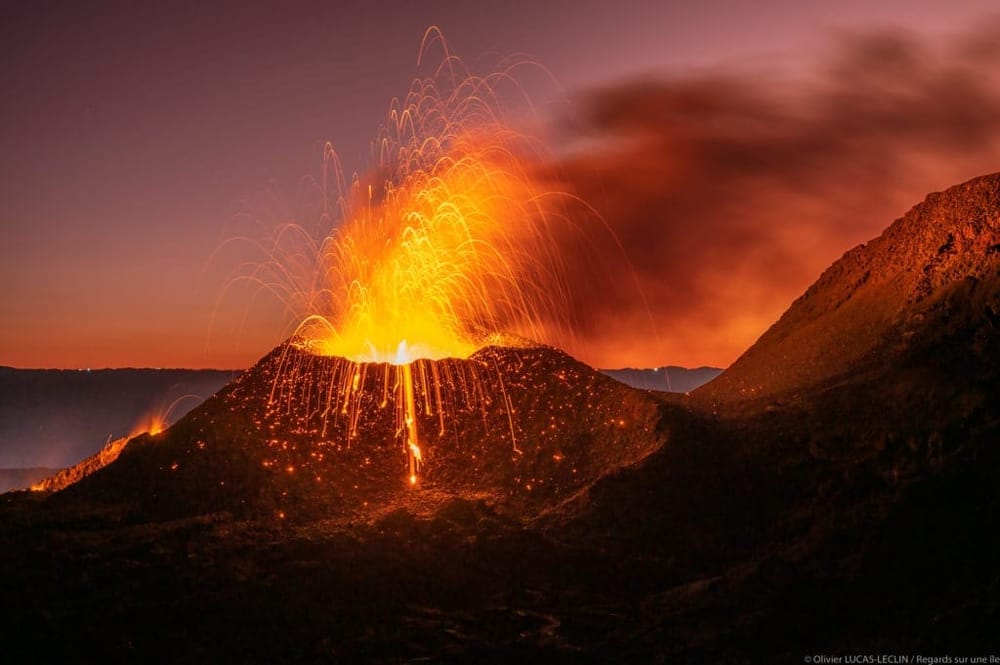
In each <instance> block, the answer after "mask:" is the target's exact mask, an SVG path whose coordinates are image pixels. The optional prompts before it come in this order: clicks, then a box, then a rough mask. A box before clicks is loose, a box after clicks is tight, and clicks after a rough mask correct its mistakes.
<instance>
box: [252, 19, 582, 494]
mask: <svg viewBox="0 0 1000 665" xmlns="http://www.w3.org/2000/svg"><path fill="white" fill-rule="evenodd" d="M431 44H439V45H440V46H441V47H442V48H443V49H444V58H443V61H442V64H441V65H440V66H439V67H438V68H437V69H436V70H435V71H434V72H433V73H432V74H431V75H430V76H428V77H427V78H420V79H416V80H415V81H414V82H413V83H412V84H411V87H410V91H409V93H408V94H407V95H406V97H405V98H403V99H402V101H399V100H394V101H393V103H392V104H391V105H390V112H389V116H388V123H387V124H386V126H385V127H384V129H383V130H382V132H381V134H380V136H379V137H378V139H377V140H376V142H375V143H374V144H373V147H374V153H375V156H376V166H375V168H374V169H373V175H371V176H369V177H367V178H364V179H362V178H359V177H357V176H355V177H354V178H353V182H352V183H351V184H350V186H345V185H344V184H343V176H342V171H341V167H340V162H339V159H338V157H337V155H336V153H335V151H334V150H333V149H332V147H331V146H330V145H329V144H328V145H327V146H326V149H325V151H324V177H323V183H322V185H323V196H324V216H323V218H324V219H325V220H330V221H332V222H335V223H333V224H332V226H333V229H332V231H330V232H329V233H328V234H326V235H325V237H323V238H322V239H320V240H319V241H318V242H316V241H314V240H313V239H312V238H311V237H310V236H309V234H308V233H306V232H305V231H304V230H303V228H302V227H301V226H299V225H293V224H288V225H283V226H282V227H281V228H280V229H279V231H278V233H277V235H276V237H275V238H276V239H275V241H274V242H273V243H272V244H271V245H270V246H269V247H267V248H266V251H267V252H268V260H267V261H265V262H263V263H262V264H259V265H258V266H256V267H255V268H254V270H253V274H252V275H250V276H249V278H250V279H251V280H253V281H255V282H257V283H258V284H260V285H262V286H264V287H266V288H267V289H269V290H270V291H272V292H274V293H276V294H277V295H278V296H279V297H280V298H281V300H282V301H283V302H284V303H285V305H286V306H287V308H288V309H289V311H290V312H292V313H293V314H295V315H297V320H298V323H297V325H296V327H295V329H294V333H293V335H292V340H293V344H294V346H296V347H298V348H299V349H301V350H306V351H308V352H310V353H311V354H314V355H318V356H328V357H333V358H337V359H339V360H338V362H337V363H336V365H335V369H334V377H327V380H326V381H324V382H323V383H324V384H325V385H328V386H329V387H328V388H327V389H326V391H325V392H326V394H325V395H323V396H317V399H316V406H315V407H307V408H311V409H319V410H321V411H322V413H323V417H324V422H326V420H327V419H328V418H339V417H343V418H346V419H347V421H348V428H347V430H348V432H349V435H348V436H349V437H353V436H354V435H355V434H356V433H357V423H358V417H359V408H360V407H359V405H360V404H361V403H362V400H361V399H360V396H359V395H358V393H359V392H362V391H363V390H370V388H366V387H367V386H370V385H371V381H370V380H369V378H370V376H371V375H372V374H374V375H377V376H378V377H380V381H378V384H379V385H380V386H381V388H380V390H381V395H380V399H379V400H378V405H379V408H386V407H387V406H388V404H389V402H390V401H392V402H393V403H394V405H395V409H396V423H397V425H396V436H397V438H398V439H399V440H400V441H401V442H402V450H403V451H404V452H405V453H406V458H407V470H408V480H409V482H410V483H411V484H415V483H416V482H417V477H418V472H419V470H420V465H421V462H422V459H423V458H424V457H425V452H426V451H422V443H421V432H419V431H418V427H417V423H418V417H417V416H418V413H420V412H423V414H425V415H428V416H431V415H437V416H438V422H439V433H440V434H443V432H444V430H445V428H446V412H447V410H448V409H449V408H451V407H453V405H454V404H455V403H456V402H458V401H462V402H464V403H469V402H474V401H476V400H477V399H479V397H481V396H482V395H484V394H485V393H492V394H497V393H499V394H500V396H501V397H502V395H503V384H502V381H501V380H500V377H499V372H498V371H496V368H490V367H489V366H488V363H487V362H485V361H479V362H470V363H441V362H435V361H439V360H442V359H468V358H470V356H472V355H473V354H474V353H475V352H476V351H477V350H479V349H481V348H483V347H485V346H489V345H504V344H513V343H516V340H525V339H530V340H534V341H536V342H540V343H548V344H553V345H558V346H565V345H566V344H567V342H569V341H570V339H571V337H572V328H573V326H572V320H571V319H572V317H571V316H570V314H569V313H570V312H571V311H572V307H571V294H570V292H569V289H568V288H567V286H566V280H565V279H564V278H563V275H564V271H563V263H562V261H561V258H560V256H561V252H563V251H566V247H565V239H566V238H575V239H576V240H578V241H579V243H577V244H576V245H574V248H575V250H576V251H580V248H583V247H585V246H586V245H587V242H588V240H587V239H588V237H589V236H590V235H592V231H591V230H589V229H588V228H586V227H587V221H584V222H583V223H581V220H580V216H579V214H578V211H577V213H576V214H574V216H573V219H571V216H570V215H569V214H568V207H567V203H568V202H569V201H570V200H571V198H572V197H570V195H568V194H565V193H561V192H558V191H550V190H549V189H547V188H546V186H545V185H544V183H543V179H542V178H540V177H538V176H537V171H538V165H539V164H542V163H544V162H545V157H546V153H545V148H544V144H543V142H542V141H541V140H539V139H538V138H537V137H533V136H531V135H529V134H528V133H526V132H523V131H518V130H516V129H514V127H513V123H512V122H510V121H509V120H508V118H509V117H510V116H511V115H516V114H518V113H520V112H521V111H522V110H523V108H524V107H526V106H529V105H530V100H528V98H527V95H526V94H525V93H524V92H523V90H522V89H521V87H520V86H519V85H518V84H517V78H516V76H515V70H516V69H517V67H518V66H523V64H524V63H521V64H520V65H512V66H511V67H508V68H505V69H503V70H501V71H499V72H495V73H492V74H490V75H488V76H475V75H472V74H470V73H469V72H468V71H467V70H466V69H465V67H464V66H463V65H462V63H461V62H460V61H459V60H458V59H457V58H455V57H454V56H452V55H451V54H450V53H448V51H447V47H446V45H445V43H444V40H443V38H442V37H441V34H440V33H439V32H438V31H437V30H436V29H431V30H429V31H428V32H427V34H426V35H425V37H424V43H423V44H422V46H421V57H423V55H424V52H425V50H426V49H427V48H428V46H429V45H431ZM512 108H513V109H514V113H512V112H511V109H512ZM331 184H332V185H335V186H333V187H331ZM331 192H335V193H334V194H333V195H332V196H331ZM576 207H577V208H578V209H579V207H580V206H576ZM584 217H586V216H584ZM590 217H591V218H592V219H591V220H589V221H590V222H596V223H597V224H598V225H600V220H599V218H598V217H597V216H596V215H593V214H591V215H590ZM557 240H558V241H557ZM560 243H561V244H560ZM418 361H419V362H418ZM286 370H287V371H284V372H282V377H281V378H279V379H278V380H276V381H275V384H274V388H273V392H272V396H271V401H272V403H273V404H274V405H275V409H276V410H281V409H285V410H286V411H289V412H290V410H291V409H292V408H293V407H294V405H291V404H289V401H290V400H292V399H293V392H292V391H290V390H289V386H290V385H291V384H293V383H297V382H298V381H302V380H306V381H308V380H310V379H309V378H308V377H306V376H305V375H304V374H303V373H302V372H301V371H299V370H297V369H296V368H293V367H289V368H286ZM487 387H488V388H489V389H487ZM455 393H459V395H457V396H456V394H455ZM294 395H295V396H296V397H294V399H299V400H301V395H300V394H299V393H297V392H296V393H294ZM501 403H502V402H501ZM299 406H300V407H303V405H301V404H300V405H299ZM325 435H326V428H325V427H324V431H322V432H320V436H325ZM510 440H511V443H512V447H513V450H514V451H515V453H516V452H517V442H516V440H515V438H514V434H513V431H512V432H511V436H510Z"/></svg>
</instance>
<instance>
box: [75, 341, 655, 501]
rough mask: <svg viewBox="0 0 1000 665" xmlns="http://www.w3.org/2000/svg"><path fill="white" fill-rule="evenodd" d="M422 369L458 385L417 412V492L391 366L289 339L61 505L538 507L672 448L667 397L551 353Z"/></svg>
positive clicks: (506, 351) (492, 354)
mask: <svg viewBox="0 0 1000 665" xmlns="http://www.w3.org/2000/svg"><path fill="white" fill-rule="evenodd" d="M412 371H413V372H414V373H415V374H416V375H418V376H427V377H430V376H431V375H432V374H433V375H436V376H439V377H441V378H440V379H439V382H440V383H443V384H445V387H444V388H442V387H441V386H438V385H435V384H434V383H429V382H427V381H424V382H420V381H418V382H417V383H418V385H417V396H416V399H417V400H418V401H420V402H421V403H423V402H425V401H426V400H427V399H429V398H430V397H431V395H430V393H432V392H437V393H439V394H440V393H442V392H444V393H445V395H444V397H442V399H443V400H444V402H445V403H444V404H443V405H442V409H443V410H442V412H441V413H432V412H430V411H429V410H422V411H421V412H419V413H418V415H417V421H418V422H417V429H418V431H420V432H423V433H426V435H425V437H424V438H423V440H422V448H423V449H424V452H423V457H424V460H423V468H422V473H421V478H420V481H419V485H418V486H416V487H413V486H411V484H410V483H408V482H406V478H407V474H406V455H405V451H406V448H405V445H403V443H402V440H401V438H400V432H399V431H398V430H399V426H398V423H397V419H396V417H395V414H396V413H397V412H398V409H399V408H400V405H399V404H398V403H397V402H399V401H400V400H401V396H400V395H398V394H397V391H394V390H393V389H392V388H393V387H392V385H390V384H392V382H393V379H392V378H391V372H392V367H391V366H390V365H388V364H374V363H371V364H359V363H350V362H347V361H344V360H343V359H340V358H332V357H324V356H316V355H313V354H312V353H310V352H308V351H305V350H303V349H301V348H299V347H297V346H295V345H293V344H290V343H286V344H283V345H282V346H280V347H278V348H277V349H275V350H274V351H273V352H272V353H270V354H268V355H267V356H266V357H265V358H263V359H262V360H261V361H260V362H259V363H257V365H255V366H254V367H253V368H251V369H250V370H248V371H246V372H244V373H243V374H242V375H241V376H240V378H239V379H237V380H236V381H234V382H233V383H232V384H230V385H229V386H228V387H226V388H225V389H223V390H222V391H220V392H219V393H218V394H217V395H216V396H214V397H213V398H211V399H210V400H208V401H207V402H206V403H205V404H203V405H202V406H200V407H199V408H197V409H195V410H194V411H193V412H192V413H191V414H189V415H188V416H187V417H186V418H184V419H183V420H182V421H180V422H178V423H177V424H175V425H174V426H173V427H171V428H170V429H169V430H167V431H166V432H163V433H162V434H160V435H158V436H152V435H148V434H147V435H143V436H141V437H137V438H136V439H133V440H132V441H131V442H130V443H129V444H128V446H127V448H126V449H125V450H124V451H123V452H122V454H121V456H120V458H119V459H117V460H116V461H115V462H114V463H113V464H110V465H108V466H107V468H104V469H102V470H101V471H100V472H98V473H94V474H92V475H89V474H88V477H87V478H86V479H85V480H84V481H82V482H79V483H77V484H75V485H73V486H72V487H71V488H70V489H69V490H68V491H67V492H66V493H65V495H60V497H59V498H58V499H57V500H59V501H71V502H76V501H84V502H98V503H104V504H105V505H106V507H107V506H110V505H112V504H114V505H119V506H120V507H121V509H122V510H126V509H127V510H128V511H130V512H135V514H136V515H137V516H142V517H143V518H155V519H166V518H179V517H184V516H193V515H200V514H206V513H213V512H219V511H229V512H232V513H234V514H237V515H240V516H256V517H265V516H272V517H273V516H279V517H280V518H281V519H287V518H303V519H319V518H327V519H336V518H339V517H345V516H363V515H371V514H379V513H384V512H389V511H391V510H393V509H396V508H399V507H401V506H422V507H423V508H431V507H433V506H435V505H437V504H438V503H439V502H440V501H441V499H442V498H447V497H466V498H482V499H488V500H490V501H491V502H492V503H496V504H497V505H498V506H501V505H502V506H507V507H509V508H510V509H512V510H515V509H516V510H517V511H518V512H519V513H524V514H535V513H537V512H539V511H542V510H545V509H546V508H552V507H554V506H556V505H558V504H560V503H561V502H563V501H566V500H569V499H571V498H572V497H573V496H574V495H576V494H577V493H579V492H580V491H581V490H582V489H583V488H585V487H587V486H588V485H590V484H592V483H593V482H594V481H595V480H596V479H597V478H600V477H601V476H602V475H605V474H607V473H609V472H612V471H614V470H615V469H617V468H620V467H622V466H627V465H630V464H634V463H635V462H637V461H639V460H640V459H642V458H643V457H645V456H646V455H648V454H649V453H650V452H652V451H653V450H655V449H656V448H657V447H659V446H660V445H662V439H663V436H664V434H663V433H662V432H661V431H660V430H659V425H658V423H659V415H658V414H659V406H658V404H657V403H656V402H655V401H654V400H652V399H651V398H650V397H648V396H647V395H646V394H644V393H641V392H637V391H634V390H631V389H629V388H627V387H625V386H623V385H621V384H620V383H617V382H615V381H613V380H611V379H610V378H608V377H606V376H604V375H603V374H601V373H599V372H597V371H595V370H593V369H591V368H589V367H587V366H586V365H583V364H582V363H580V362H577V361H575V360H573V359H572V358H570V357H569V356H568V355H566V354H565V353H562V352H561V351H557V350H555V349H552V348H548V347H526V348H506V347H487V348H484V349H482V350H480V351H478V352H477V353H476V354H474V355H473V356H471V357H470V358H468V359H465V360H457V359H445V360H438V361H431V360H418V361H415V362H414V363H413V370H412ZM345 374H346V375H347V376H346V383H347V384H349V385H350V387H349V392H348V393H347V395H346V396H344V395H339V390H340V385H341V384H343V383H344V382H345V376H344V375H345ZM352 397H353V399H354V400H356V402H357V403H356V404H355V405H353V406H351V408H348V407H349V406H350V405H349V402H348V401H349V400H350V399H352Z"/></svg>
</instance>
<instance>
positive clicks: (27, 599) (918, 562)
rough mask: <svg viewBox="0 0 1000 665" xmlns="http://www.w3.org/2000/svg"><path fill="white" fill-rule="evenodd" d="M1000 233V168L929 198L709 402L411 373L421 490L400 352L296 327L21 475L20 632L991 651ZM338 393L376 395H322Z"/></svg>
mask: <svg viewBox="0 0 1000 665" xmlns="http://www.w3.org/2000/svg"><path fill="white" fill-rule="evenodd" d="M998 236H1000V175H993V176H987V177H983V178H979V179H976V180H973V181H970V182H968V183H965V184H963V185H959V186H957V187H954V188H952V189H950V190H948V191H946V192H942V193H939V194H933V195H931V196H929V197H928V199H927V200H926V201H925V202H924V203H922V204H920V205H918V206H917V207H915V208H914V209H913V210H911V211H910V212H909V213H907V214H906V215H905V216H904V217H903V218H901V219H900V220H897V221H896V222H895V223H893V224H892V225H891V226H890V227H889V228H888V229H887V230H886V232H885V233H884V234H883V235H882V236H881V237H880V238H878V239H876V240H873V241H871V242H869V243H867V244H866V245H865V246H863V247H859V248H856V249H854V250H851V251H850V252H848V253H847V254H846V255H845V256H844V258H843V259H841V260H840V261H838V262H837V263H835V264H834V265H833V266H831V268H830V269H828V270H827V271H826V272H825V273H824V274H823V275H822V276H821V277H820V279H819V280H818V281H817V282H816V284H815V285H813V286H812V287H811V288H810V289H809V290H808V291H807V292H806V294H805V295H803V296H802V297H801V298H800V299H799V300H797V301H796V302H795V303H794V304H793V305H792V307H791V308H790V309H789V311H788V312H787V313H786V314H785V315H784V316H783V317H782V318H781V320H779V321H778V322H777V323H776V324H775V325H774V326H773V327H772V328H771V329H770V330H769V331H768V332H767V333H765V334H764V335H763V336H762V337H761V339H760V340H759V341H758V342H757V343H756V344H755V345H754V346H753V347H751V349H749V350H748V351H747V352H746V353H745V354H744V355H743V356H742V357H741V358H740V359H739V361H737V363H735V364H734V366H733V367H731V368H730V369H729V370H727V371H726V372H725V373H723V374H722V375H721V376H720V377H718V378H717V379H715V380H714V381H712V382H710V383H709V384H707V385H705V386H703V387H702V388H700V389H698V390H696V391H695V392H694V393H693V394H692V395H690V396H686V395H679V394H675V395H671V394H665V393H659V392H645V391H639V390H634V389H630V388H628V387H626V386H624V385H621V384H619V383H617V382H615V381H612V380H611V379H609V378H607V377H605V376H603V375H601V374H599V373H598V372H596V371H594V370H591V369H590V368H588V367H586V366H584V365H582V364H580V363H578V362H576V361H574V360H573V359H571V358H569V357H568V356H566V355H565V354H562V353H561V352H558V351H556V350H554V349H546V348H523V349H507V348H488V349H484V350H483V351H481V352H479V354H477V355H476V356H474V357H473V358H471V359H469V360H467V361H439V363H443V364H440V365H431V364H426V365H423V366H422V369H419V371H420V372H424V373H430V372H434V371H437V372H438V373H439V375H440V376H445V377H447V381H446V382H445V383H446V384H447V385H449V386H459V387H461V390H457V392H455V393H454V394H452V396H450V397H446V398H445V401H446V402H448V403H449V405H450V410H449V413H451V414H452V417H451V418H450V419H449V420H448V422H447V423H445V424H444V425H441V424H440V423H439V422H438V420H437V419H436V417H435V415H434V414H433V413H432V414H426V413H424V415H421V416H420V417H419V423H418V425H419V431H421V432H423V433H424V434H423V437H424V438H423V439H422V445H423V446H424V448H425V449H426V452H427V456H426V457H427V459H426V465H425V467H424V469H423V471H422V475H421V479H420V481H419V482H418V483H417V485H416V486H415V487H410V486H408V485H407V484H406V482H405V471H404V469H405V457H404V454H403V450H402V448H401V446H400V437H399V433H398V431H397V430H398V427H397V426H396V425H395V424H394V418H393V415H394V413H395V411H394V407H393V406H392V405H391V400H390V399H389V398H386V399H385V400H384V403H385V406H382V408H379V405H380V404H382V403H383V400H382V398H381V397H380V396H378V395H379V390H378V386H379V385H383V384H380V382H382V381H383V379H382V378H380V377H384V376H386V374H385V373H386V372H389V371H391V370H388V369H386V368H384V367H373V368H372V369H371V371H369V372H367V373H365V374H364V375H363V376H357V377H354V376H353V375H348V374H344V373H343V372H344V371H345V370H343V369H338V366H337V365H336V362H337V361H335V360H333V359H322V358H315V357H310V356H307V355H306V356H303V355H301V352H300V351H298V350H296V349H295V348H294V347H287V346H286V347H281V348H279V349H277V350H275V352H274V353H272V354H271V355H269V356H268V357H266V358H264V359H263V360H262V361H261V362H260V363H259V364H258V365H257V366H256V367H255V368H253V369H252V370H250V371H248V372H246V373H245V374H244V375H243V376H242V377H241V378H240V379H239V380H238V381H236V382H234V383H232V384H231V385H229V386H228V387H227V388H226V389H225V390H223V391H222V392H220V393H219V394H218V395H217V396H216V397H214V398H212V399H210V400H209V401H208V402H206V403H205V404H204V405H202V406H201V407H199V408H198V409H195V410H194V411H192V413H190V414H189V415H188V416H186V417H185V418H183V419H182V420H181V421H180V422H178V423H177V424H176V425H174V426H173V427H172V428H170V429H169V430H167V431H166V432H164V433H162V434H159V435H156V436H149V435H143V436H141V437H138V438H136V439H133V440H132V441H130V442H129V443H128V444H127V445H126V446H125V448H124V450H123V451H122V453H121V455H120V457H119V458H118V459H117V460H115V461H114V462H112V463H111V464H109V465H108V466H106V467H104V468H102V469H100V470H99V471H97V472H95V473H93V474H91V475H89V476H87V477H86V478H85V479H83V480H81V481H80V482H77V483H75V484H74V485H71V486H70V487H68V488H66V489H65V490H63V491H61V492H58V493H54V494H48V493H39V492H35V493H11V494H6V495H4V496H3V508H2V513H0V548H2V551H3V552H4V555H3V556H2V557H0V566H2V569H0V597H3V598H4V599H5V602H6V603H7V606H8V607H10V608H16V609H15V610H12V611H8V612H6V615H7V617H8V619H7V621H8V624H7V628H8V630H9V635H11V636H13V637H12V638H11V639H8V640H7V641H6V642H5V652H6V653H7V654H8V655H9V656H10V657H11V658H12V659H13V660H14V661H15V662H17V661H22V660H27V659H29V658H30V659H31V660H35V661H38V660H41V661H43V662H47V661H53V662H54V661H65V660H67V659H77V660H78V659H80V658H83V659H85V660H86V659H92V660H100V661H135V662H178V661H198V662H204V661H210V662H217V661H223V662H230V661H239V662H260V663H270V662H275V661H280V662H376V663H397V662H476V663H482V662H511V661H512V660H525V661H528V662H574V663H576V662H593V663H606V662H671V663H705V662H725V663H747V662H768V663H772V662H803V657H804V656H806V655H812V654H858V653H874V654H886V653H908V654H914V653H920V654H924V655H933V654H949V653H950V654H960V653H961V654H978V655H982V654H988V653H995V652H996V651H997V648H998V643H997V642H998V640H997V634H996V630H995V626H996V625H998V624H1000V593H998V592H1000V537H998V535H997V534H998V533H1000V492H998V490H997V487H1000V449H998V447H997V442H998V441H1000V411H998V409H997V404H1000V377H998V376H997V372H998V370H997V368H998V367H1000V336H998V335H997V332H996V329H997V325H998V323H1000V321H998V312H1000V263H998V262H1000V237H998ZM421 362H425V361H421ZM345 385H346V386H348V387H350V386H352V385H353V386H357V387H358V390H357V391H355V392H352V391H350V390H348V392H346V393H343V394H345V395H352V394H356V393H357V392H360V393H361V394H363V395H375V397H373V398H372V399H373V400H374V402H375V404H374V405H367V406H364V408H361V409H359V410H358V411H356V412H355V411H352V407H351V406H349V405H348V406H347V407H346V408H345V406H344V404H343V403H341V402H337V401H335V400H334V401H331V398H330V396H331V395H336V394H341V393H339V392H338V388H339V387H342V386H345ZM476 386H479V387H478V388H477V387H476ZM501 386H502V387H503V389H502V390H500V387H501ZM390 392H391V391H390ZM429 394H430V393H429V392H428V390H427V389H424V388H420V389H419V390H418V398H423V399H426V398H427V397H428V395H429ZM456 395H459V396H461V395H465V396H468V395H472V396H474V397H470V398H465V397H456ZM449 400H450V401H449ZM463 400H465V401H463ZM352 413H357V414H359V415H357V416H356V417H354V416H352V415H351V414H352ZM320 454H321V455H322V458H320V457H318V455H320ZM54 635H58V636H60V639H52V636H54Z"/></svg>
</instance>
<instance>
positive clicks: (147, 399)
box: [0, 367, 236, 469]
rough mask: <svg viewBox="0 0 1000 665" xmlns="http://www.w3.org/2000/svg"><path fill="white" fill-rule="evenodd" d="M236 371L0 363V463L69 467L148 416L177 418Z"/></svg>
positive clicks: (22, 467) (15, 466)
mask: <svg viewBox="0 0 1000 665" xmlns="http://www.w3.org/2000/svg"><path fill="white" fill-rule="evenodd" d="M235 375H236V372H233V371H230V370H185V369H102V370H93V371H84V370H52V369H15V368H12V367H0V468H21V469H26V468H30V467H49V468H61V467H65V466H69V465H71V464H75V463H76V462H79V461H80V460H82V459H83V458H85V457H88V456H89V455H93V454H94V453H96V452H97V451H98V450H100V449H101V447H102V446H103V445H104V444H105V443H107V441H108V437H111V438H113V439H117V438H119V437H122V436H125V435H127V434H129V433H132V432H134V431H136V430H137V428H139V424H140V422H141V421H142V420H144V419H148V418H149V417H150V416H152V415H153V414H159V415H161V416H164V415H165V416H167V417H168V419H169V420H171V421H173V420H176V419H177V418H180V417H181V416H182V415H184V414H185V413H186V412H187V411H189V410H191V409H192V408H194V407H195V406H197V405H198V404H200V403H201V402H202V401H204V400H205V399H207V398H208V397H209V396H211V395H212V394H214V393H215V392H216V391H217V390H218V389H219V388H221V387H222V386H224V385H226V384H227V383H229V381H230V380H231V379H232V378H233V377H234V376H235ZM185 395H190V397H186V398H185V397H184V396H185ZM175 400H177V403H176V404H174V406H173V408H170V407H171V404H172V403H173V402H175ZM168 410H169V413H167V411H168Z"/></svg>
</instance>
